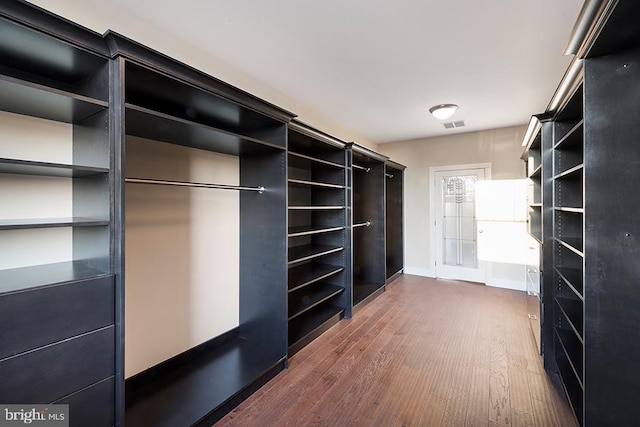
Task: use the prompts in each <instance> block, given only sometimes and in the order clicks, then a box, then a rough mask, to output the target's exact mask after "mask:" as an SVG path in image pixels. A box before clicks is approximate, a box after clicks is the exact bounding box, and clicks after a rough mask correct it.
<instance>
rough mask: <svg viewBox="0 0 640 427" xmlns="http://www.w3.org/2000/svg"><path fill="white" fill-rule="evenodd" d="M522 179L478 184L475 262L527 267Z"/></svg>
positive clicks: (524, 184) (525, 182) (528, 239)
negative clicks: (476, 251)
mask: <svg viewBox="0 0 640 427" xmlns="http://www.w3.org/2000/svg"><path fill="white" fill-rule="evenodd" d="M528 185H529V181H528V180H526V179H515V180H496V181H478V182H477V184H476V218H477V220H478V258H479V259H480V260H483V261H492V262H502V263H508V264H522V265H526V264H530V263H531V260H530V259H529V258H530V257H531V255H530V254H531V251H530V250H529V248H530V247H531V246H532V237H531V236H529V234H528V233H527V222H526V221H527V190H528Z"/></svg>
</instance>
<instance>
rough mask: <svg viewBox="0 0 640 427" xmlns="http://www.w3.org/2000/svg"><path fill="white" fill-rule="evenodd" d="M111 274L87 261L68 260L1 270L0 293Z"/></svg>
mask: <svg viewBox="0 0 640 427" xmlns="http://www.w3.org/2000/svg"><path fill="white" fill-rule="evenodd" d="M106 276H109V274H108V273H106V272H104V271H100V270H98V269H95V268H93V267H91V266H90V265H89V263H88V262H86V261H68V262H58V263H53V264H41V265H34V266H29V267H20V268H12V269H8V270H0V294H4V293H6V292H14V291H21V290H25V289H31V288H38V287H41V286H52V285H60V284H64V283H69V282H78V281H82V280H87V279H91V278H97V277H106Z"/></svg>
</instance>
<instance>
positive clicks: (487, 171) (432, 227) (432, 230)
mask: <svg viewBox="0 0 640 427" xmlns="http://www.w3.org/2000/svg"><path fill="white" fill-rule="evenodd" d="M467 169H484V179H485V180H490V179H491V163H468V164H461V165H446V166H431V167H429V184H428V186H429V236H430V239H429V240H431V242H430V246H431V260H430V264H429V265H430V268H431V271H433V277H436V278H437V276H438V273H437V268H436V260H437V252H436V251H437V250H438V246H437V245H438V243H439V242H437V241H436V240H437V239H436V237H437V235H436V222H435V221H436V191H435V185H436V180H435V175H436V173H437V172H452V171H456V170H467ZM490 274H491V263H489V262H488V263H486V267H485V274H484V281H483V282H482V283H485V284H486V283H487V277H489V276H490Z"/></svg>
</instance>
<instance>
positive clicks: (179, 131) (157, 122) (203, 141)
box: [125, 103, 284, 156]
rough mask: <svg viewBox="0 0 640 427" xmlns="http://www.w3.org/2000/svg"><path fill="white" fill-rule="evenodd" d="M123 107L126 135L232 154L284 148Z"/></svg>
mask: <svg viewBox="0 0 640 427" xmlns="http://www.w3.org/2000/svg"><path fill="white" fill-rule="evenodd" d="M125 106H126V118H125V120H126V123H127V126H126V133H127V135H132V136H138V137H141V138H147V139H154V140H158V141H164V142H168V143H171V144H177V145H184V146H187V147H192V148H199V149H203V150H208V151H216V152H219V153H224V154H230V155H234V156H240V155H245V154H264V153H268V152H274V151H276V150H277V151H283V150H284V148H283V147H280V146H278V145H274V144H271V143H269V142H265V141H262V140H259V139H256V138H252V137H248V136H243V135H239V134H236V133H233V132H228V131H225V130H221V129H217V128H213V127H210V126H206V125H203V124H200V123H197V122H192V121H188V120H185V119H181V118H179V117H174V116H169V115H167V114H164V113H159V112H157V111H152V110H149V109H147V108H144V107H140V106H137V105H132V104H129V103H127V104H125Z"/></svg>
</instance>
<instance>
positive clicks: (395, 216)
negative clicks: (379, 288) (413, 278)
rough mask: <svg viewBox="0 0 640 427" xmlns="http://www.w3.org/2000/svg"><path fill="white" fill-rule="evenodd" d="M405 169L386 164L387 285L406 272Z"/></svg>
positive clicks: (395, 164)
mask: <svg viewBox="0 0 640 427" xmlns="http://www.w3.org/2000/svg"><path fill="white" fill-rule="evenodd" d="M404 169H405V166H403V165H401V164H399V163H395V162H392V161H390V160H388V161H387V162H385V173H384V176H385V178H386V180H385V203H386V206H385V241H386V244H387V246H386V258H387V264H386V266H387V275H386V278H387V283H389V282H391V281H393V280H394V279H395V278H396V277H397V276H398V275H400V274H402V272H403V271H404V203H403V201H404V199H403V194H404V179H403V178H404Z"/></svg>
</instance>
